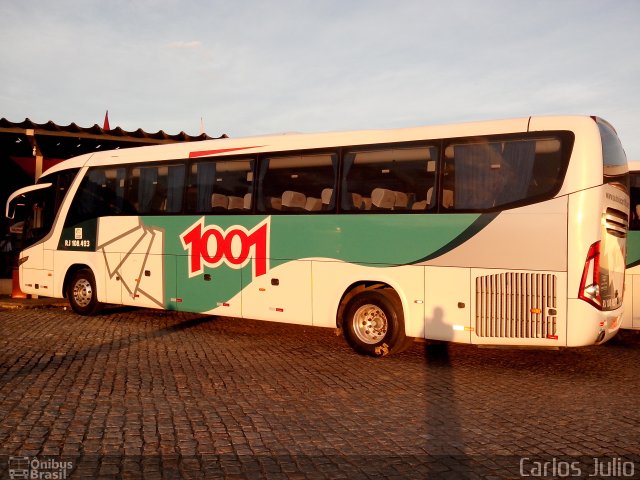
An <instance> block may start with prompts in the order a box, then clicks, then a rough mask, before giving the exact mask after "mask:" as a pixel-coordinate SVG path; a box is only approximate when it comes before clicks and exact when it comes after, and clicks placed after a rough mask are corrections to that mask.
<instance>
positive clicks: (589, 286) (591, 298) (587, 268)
mask: <svg viewBox="0 0 640 480" xmlns="http://www.w3.org/2000/svg"><path fill="white" fill-rule="evenodd" d="M578 298H580V299H581V300H584V301H585V302H588V303H590V304H591V305H593V306H594V307H596V308H597V309H598V310H602V297H601V296H600V242H599V241H598V242H596V243H594V244H593V245H591V247H589V253H587V260H586V261H585V262H584V270H583V271H582V281H581V282H580V291H579V292H578Z"/></svg>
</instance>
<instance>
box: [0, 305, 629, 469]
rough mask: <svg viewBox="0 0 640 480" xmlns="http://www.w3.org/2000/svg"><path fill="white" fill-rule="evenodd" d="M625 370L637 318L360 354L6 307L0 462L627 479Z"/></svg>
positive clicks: (171, 316) (115, 317)
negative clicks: (590, 341) (530, 343)
mask: <svg viewBox="0 0 640 480" xmlns="http://www.w3.org/2000/svg"><path fill="white" fill-rule="evenodd" d="M639 378H640V334H638V333H635V332H632V333H627V334H626V335H625V336H623V337H622V338H616V339H614V340H613V341H612V342H610V343H608V344H607V345H604V346H601V347H589V348H579V349H570V350H560V351H534V350H503V349H479V348H476V347H471V346H464V345H449V346H448V347H446V346H444V347H443V346H442V345H425V344H415V345H414V346H413V347H412V348H411V349H410V350H408V351H407V352H405V353H402V354H399V355H396V356H392V357H388V358H384V359H373V358H368V357H363V356H359V355H357V354H355V353H353V352H352V351H351V350H350V349H349V348H348V347H347V345H346V344H345V342H344V340H343V339H342V338H339V337H336V336H335V335H334V332H333V331H332V330H328V329H314V328H309V327H302V326H292V325H283V324H270V323H265V322H257V321H246V320H238V319H226V318H216V317H203V316H198V315H187V314H179V313H170V312H160V311H152V310H135V309H127V308H113V309H110V310H108V311H106V312H105V313H103V314H102V315H99V316H96V317H91V318H83V317H80V316H77V315H75V314H73V313H72V312H70V311H68V310H63V309H62V308H59V307H58V308H48V309H30V310H12V311H9V310H5V311H0V474H1V476H3V478H9V474H10V473H13V474H14V477H15V478H19V477H18V476H16V475H17V474H20V473H23V474H24V473H27V472H26V470H29V469H30V471H31V472H30V473H31V474H33V472H34V471H36V472H37V474H38V475H40V477H39V478H56V477H51V476H50V475H51V474H53V473H57V474H58V475H59V476H58V477H57V478H96V477H101V478H270V479H271V478H272V479H285V478H294V479H298V478H318V479H322V478H331V479H333V478H345V479H356V478H398V479H400V478H518V477H519V476H520V475H522V474H524V475H529V476H531V477H543V476H546V478H551V477H553V476H556V477H566V476H571V475H568V474H569V473H570V474H572V475H573V474H580V475H579V476H583V477H584V476H587V475H589V474H591V473H593V472H594V470H595V471H596V472H597V473H600V474H603V475H600V476H603V477H604V476H607V472H608V473H614V474H617V475H618V476H619V477H625V476H627V477H629V478H632V477H635V478H638V477H640V395H639V393H638V392H639V390H638V379H639ZM67 462H68V463H67ZM599 468H600V469H601V470H598V469H599ZM10 469H11V470H10ZM607 469H608V470H607ZM543 470H544V471H543ZM565 473H567V474H566V475H565ZM44 474H49V477H46V476H43V475H44ZM610 476H614V475H610ZM30 478H33V477H30Z"/></svg>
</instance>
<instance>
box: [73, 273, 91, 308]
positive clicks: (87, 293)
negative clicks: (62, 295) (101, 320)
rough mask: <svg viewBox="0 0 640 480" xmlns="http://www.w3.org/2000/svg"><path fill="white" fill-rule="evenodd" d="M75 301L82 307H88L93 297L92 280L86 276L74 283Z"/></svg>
mask: <svg viewBox="0 0 640 480" xmlns="http://www.w3.org/2000/svg"><path fill="white" fill-rule="evenodd" d="M72 296H73V301H74V302H75V303H76V305H78V306H79V307H81V308H85V307H87V306H88V305H89V304H90V303H91V299H92V298H93V288H92V287H91V282H90V281H89V280H87V279H86V278H81V279H79V280H78V281H77V282H76V283H75V284H74V285H73V293H72Z"/></svg>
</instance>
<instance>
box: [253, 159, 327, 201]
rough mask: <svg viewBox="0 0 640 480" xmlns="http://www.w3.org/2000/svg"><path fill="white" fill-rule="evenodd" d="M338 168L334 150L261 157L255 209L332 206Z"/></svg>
mask: <svg viewBox="0 0 640 480" xmlns="http://www.w3.org/2000/svg"><path fill="white" fill-rule="evenodd" d="M337 170H338V160H337V155H335V154H334V153H310V154H304V155H291V156H283V157H269V158H263V159H262V161H261V163H260V174H259V181H258V198H257V203H256V207H257V210H258V211H259V212H265V213H268V212H272V213H273V212H286V213H322V212H326V211H330V210H333V208H334V206H335V200H334V195H333V191H334V190H335V182H336V175H337Z"/></svg>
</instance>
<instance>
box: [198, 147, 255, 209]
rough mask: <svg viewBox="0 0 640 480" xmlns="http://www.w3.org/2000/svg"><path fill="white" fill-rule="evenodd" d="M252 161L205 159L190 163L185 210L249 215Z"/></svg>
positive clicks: (242, 159) (246, 159) (248, 159)
mask: <svg viewBox="0 0 640 480" xmlns="http://www.w3.org/2000/svg"><path fill="white" fill-rule="evenodd" d="M253 164H254V160H253V159H252V158H240V159H234V160H228V159H216V160H215V161H211V160H204V161H198V162H194V163H192V164H191V167H190V173H189V181H188V183H187V211H188V212H192V213H217V214H218V213H220V214H223V213H232V214H238V213H248V212H249V211H250V210H251V194H252V189H253Z"/></svg>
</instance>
